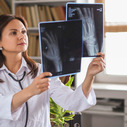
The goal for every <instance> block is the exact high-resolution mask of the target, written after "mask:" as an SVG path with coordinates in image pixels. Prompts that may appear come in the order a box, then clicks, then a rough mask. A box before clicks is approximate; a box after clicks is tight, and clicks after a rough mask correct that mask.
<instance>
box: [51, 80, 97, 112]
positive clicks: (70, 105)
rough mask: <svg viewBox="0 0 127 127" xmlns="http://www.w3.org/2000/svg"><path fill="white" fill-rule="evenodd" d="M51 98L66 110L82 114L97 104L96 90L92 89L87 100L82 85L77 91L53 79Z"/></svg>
mask: <svg viewBox="0 0 127 127" xmlns="http://www.w3.org/2000/svg"><path fill="white" fill-rule="evenodd" d="M50 96H51V98H52V99H53V100H54V101H55V103H57V104H58V105H60V106H61V107H63V108H64V109H66V110H70V111H75V112H80V111H83V110H85V109H88V108H90V107H91V106H93V105H95V104H96V96H95V93H94V90H93V89H91V92H90V94H89V97H88V98H86V97H85V95H84V93H83V91H82V85H80V86H79V87H78V88H76V90H75V91H73V90H72V89H70V88H69V87H67V86H65V85H64V84H63V83H62V82H61V81H60V80H59V79H52V80H51V83H50Z"/></svg>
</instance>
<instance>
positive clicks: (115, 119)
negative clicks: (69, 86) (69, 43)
mask: <svg viewBox="0 0 127 127" xmlns="http://www.w3.org/2000/svg"><path fill="white" fill-rule="evenodd" d="M5 1H6V5H5V3H4V2H5ZM70 1H71V2H77V3H103V4H104V45H103V52H104V53H105V62H106V69H105V71H104V72H102V73H100V74H98V75H97V76H96V77H95V81H94V84H93V88H94V90H95V93H96V96H97V104H96V105H95V106H94V107H92V108H90V109H88V110H85V111H83V112H81V113H79V114H78V115H77V120H78V122H79V123H80V122H81V125H80V126H81V127H127V60H126V59H127V50H126V47H127V15H126V12H127V7H126V0H66V1H65V0H55V1H54V0H46V1H44V0H36V1H34V0H0V14H3V13H12V14H22V15H23V16H24V17H26V19H27V21H28V26H29V29H28V30H29V32H28V35H29V41H30V46H29V50H28V53H29V55H30V56H31V58H33V59H34V60H36V61H38V62H40V51H39V37H38V28H37V24H38V22H39V21H46V20H49V21H51V20H65V13H62V12H63V11H62V12H61V15H62V17H59V16H58V17H54V18H53V19H51V17H50V14H48V17H46V16H45V19H44V17H40V18H39V19H38V17H39V16H40V13H37V12H36V13H34V11H33V10H34V9H33V5H35V4H36V5H38V4H41V5H49V6H50V5H53V6H65V5H66V3H67V2H70ZM24 7H25V9H26V10H28V9H29V8H30V9H31V12H32V14H31V13H30V12H29V11H26V12H27V14H25V12H24V11H22V10H24ZM36 7H37V6H35V8H36ZM47 10H48V7H47ZM64 10H65V8H64ZM30 15H32V17H33V19H31V20H30V18H31V17H30ZM36 16H38V17H37V18H34V17H36ZM35 19H36V20H35ZM31 21H32V23H31ZM33 42H36V45H35V43H33ZM35 47H36V48H35ZM35 49H36V50H35ZM91 60H92V58H83V59H82V65H83V66H82V67H81V72H80V73H78V74H76V75H75V80H74V84H73V86H74V87H77V84H81V83H82V81H83V79H84V77H85V74H86V70H87V67H88V64H89V63H90V61H91ZM61 80H65V78H63V79H61ZM72 126H73V125H72Z"/></svg>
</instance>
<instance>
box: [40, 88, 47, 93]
mask: <svg viewBox="0 0 127 127" xmlns="http://www.w3.org/2000/svg"><path fill="white" fill-rule="evenodd" d="M48 89H49V87H43V88H40V89H39V93H42V92H44V91H46V90H48Z"/></svg>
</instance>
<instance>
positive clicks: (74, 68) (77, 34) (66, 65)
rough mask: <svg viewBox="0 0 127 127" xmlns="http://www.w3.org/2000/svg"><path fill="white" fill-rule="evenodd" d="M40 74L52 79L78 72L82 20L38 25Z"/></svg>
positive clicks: (80, 54)
mask: <svg viewBox="0 0 127 127" xmlns="http://www.w3.org/2000/svg"><path fill="white" fill-rule="evenodd" d="M39 37H40V49H41V63H42V72H51V73H52V74H53V76H52V77H56V76H59V77H61V76H65V75H70V74H75V73H78V72H80V65H81V57H82V20H73V21H71V20H70V21H51V22H50V21H49V22H40V23H39Z"/></svg>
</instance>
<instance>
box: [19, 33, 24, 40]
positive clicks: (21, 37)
mask: <svg viewBox="0 0 127 127" xmlns="http://www.w3.org/2000/svg"><path fill="white" fill-rule="evenodd" d="M24 37H25V36H24V34H23V33H21V32H19V33H18V39H19V40H21V39H24Z"/></svg>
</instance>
